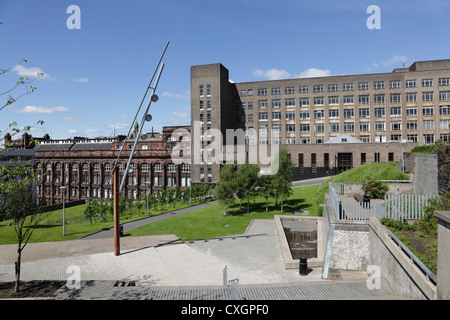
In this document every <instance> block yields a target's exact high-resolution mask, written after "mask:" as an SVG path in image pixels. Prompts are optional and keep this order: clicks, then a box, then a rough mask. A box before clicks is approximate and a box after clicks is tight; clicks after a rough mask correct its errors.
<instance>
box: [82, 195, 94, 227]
mask: <svg viewBox="0 0 450 320" xmlns="http://www.w3.org/2000/svg"><path fill="white" fill-rule="evenodd" d="M96 216H97V201H96V200H95V198H93V197H90V198H88V199H87V200H86V207H85V208H84V217H85V218H87V219H89V221H90V222H91V224H92V220H95V217H96Z"/></svg>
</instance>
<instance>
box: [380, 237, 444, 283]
mask: <svg viewBox="0 0 450 320" xmlns="http://www.w3.org/2000/svg"><path fill="white" fill-rule="evenodd" d="M387 232H388V234H389V237H390V238H391V239H392V240H393V241H394V242H395V244H396V245H398V247H399V248H400V249H401V250H402V251H403V252H404V253H405V254H406V255H407V256H408V258H409V259H410V261H411V263H414V264H415V265H416V266H417V267H418V268H419V269H420V270H421V271H422V272H423V273H424V274H425V276H426V277H427V279H428V280H429V281H431V282H432V283H433V284H435V285H436V283H437V277H436V276H435V274H434V273H433V272H431V271H430V269H428V267H427V266H426V265H424V264H423V263H422V261H420V260H419V258H417V257H416V255H415V254H414V253H412V252H411V250H409V249H408V248H407V247H406V246H405V245H404V244H403V242H401V241H400V240H399V239H398V238H397V237H396V236H395V235H394V234H393V233H392V232H391V231H390V230H387Z"/></svg>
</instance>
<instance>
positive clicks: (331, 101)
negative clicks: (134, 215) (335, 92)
mask: <svg viewBox="0 0 450 320" xmlns="http://www.w3.org/2000/svg"><path fill="white" fill-rule="evenodd" d="M328 104H339V97H328Z"/></svg>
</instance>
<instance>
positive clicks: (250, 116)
mask: <svg viewBox="0 0 450 320" xmlns="http://www.w3.org/2000/svg"><path fill="white" fill-rule="evenodd" d="M248 122H253V115H252V114H249V115H248Z"/></svg>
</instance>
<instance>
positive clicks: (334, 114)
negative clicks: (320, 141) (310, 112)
mask: <svg viewBox="0 0 450 320" xmlns="http://www.w3.org/2000/svg"><path fill="white" fill-rule="evenodd" d="M328 117H329V118H339V110H328Z"/></svg>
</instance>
